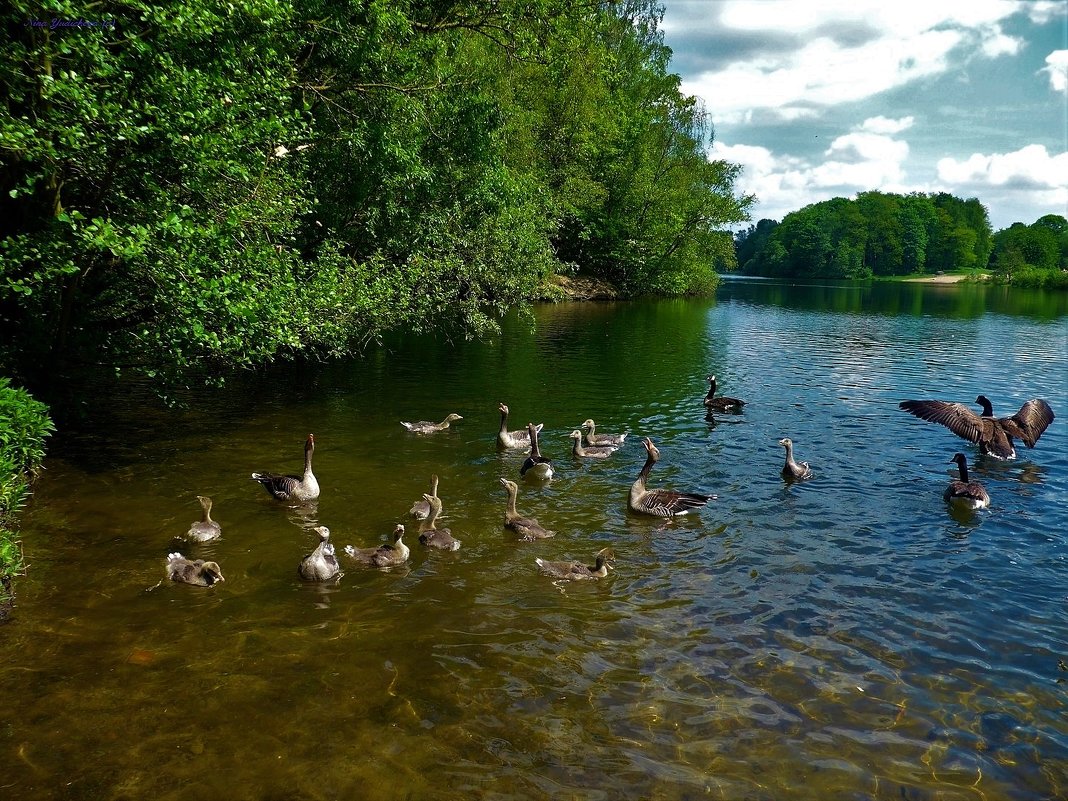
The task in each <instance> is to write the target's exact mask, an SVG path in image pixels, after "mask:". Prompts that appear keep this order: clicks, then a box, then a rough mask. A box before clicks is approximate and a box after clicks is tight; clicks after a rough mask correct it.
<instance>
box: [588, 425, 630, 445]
mask: <svg viewBox="0 0 1068 801" xmlns="http://www.w3.org/2000/svg"><path fill="white" fill-rule="evenodd" d="M581 428H583V429H588V430H587V431H586V444H587V445H592V446H596V447H608V446H611V447H613V448H618V447H620V446H622V445H623V440H625V439H626V438H627V435H626V434H598V433H597V426H596V424H595V423H594V422H593V420H591V419H587V420H586V421H585V422H584V423H583V424H582V426H581Z"/></svg>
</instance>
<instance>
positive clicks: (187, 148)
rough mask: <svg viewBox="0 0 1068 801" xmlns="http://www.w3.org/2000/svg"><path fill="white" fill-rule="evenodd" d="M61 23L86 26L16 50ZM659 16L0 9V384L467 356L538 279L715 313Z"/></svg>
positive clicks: (361, 4) (714, 233)
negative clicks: (455, 344) (366, 353)
mask: <svg viewBox="0 0 1068 801" xmlns="http://www.w3.org/2000/svg"><path fill="white" fill-rule="evenodd" d="M86 15H95V16H93V18H92V19H87V23H97V22H99V23H100V24H86V25H81V24H79V25H76V26H58V27H56V28H55V29H52V28H53V26H52V25H51V24H50V23H49V24H35V20H36V21H45V22H48V21H50V20H52V19H60V20H64V19H70V20H79V19H83V18H86ZM661 15H662V9H661V8H660V6H659V4H658V3H657V2H655V1H654V0H578V1H577V2H576V0H493V2H489V0H331V2H322V0H291V2H286V3H272V2H262V0H233V2H230V3H226V4H220V3H217V2H211V1H210V0H181V2H179V0H169V1H168V0H164V2H156V1H155V0H152V1H151V2H150V1H149V0H126V2H122V3H113V2H102V3H96V4H90V5H88V6H86V5H85V4H77V3H73V2H69V0H45V2H40V0H35V1H34V2H32V3H31V2H27V1H26V0H16V2H14V3H8V4H6V5H5V7H4V9H3V10H2V11H0V22H2V26H3V30H4V39H5V46H4V48H3V52H2V53H0V158H2V162H0V374H3V373H7V374H8V375H19V376H28V375H31V374H32V373H34V372H35V371H37V372H40V371H42V370H49V371H51V370H55V369H57V367H58V368H62V367H64V366H70V365H77V364H79V363H102V364H105V365H111V366H115V367H118V368H132V369H135V370H139V371H141V372H143V373H146V374H149V375H153V374H166V375H168V376H169V377H171V378H174V377H176V376H181V375H185V374H186V368H188V367H191V366H196V367H198V368H203V367H208V368H209V370H208V372H211V371H212V370H214V369H215V368H216V367H219V366H224V367H225V366H234V365H239V366H240V365H255V364H260V363H263V362H266V361H269V360H271V359H273V358H276V357H279V356H287V355H293V354H296V353H301V352H313V353H320V354H345V353H351V352H354V351H357V350H359V349H360V348H361V347H362V346H363V345H364V344H365V343H367V342H368V341H371V340H374V339H375V338H377V337H379V336H380V335H381V334H383V333H384V332H386V331H388V330H391V329H398V328H407V329H427V328H452V329H453V330H456V331H460V332H463V333H473V332H479V331H482V330H486V329H492V327H493V325H494V322H493V321H494V319H495V318H496V316H497V315H498V314H499V313H500V312H501V311H502V310H504V309H506V308H508V307H509V306H512V305H513V304H516V303H522V302H524V301H527V300H530V299H531V298H535V297H538V296H540V295H541V294H542V293H543V292H544V291H545V287H546V286H547V285H548V284H547V281H546V279H547V278H548V277H550V276H551V275H552V274H554V273H568V272H579V273H581V274H584V275H588V276H593V277H597V278H601V279H604V280H607V281H610V282H612V283H613V284H615V285H616V286H617V287H618V288H619V289H621V290H622V291H623V292H624V293H630V294H636V293H642V292H654V293H665V294H683V293H691V292H701V291H707V290H709V289H711V288H712V287H713V286H714V285H715V281H716V272H715V269H714V267H713V265H717V266H721V265H723V264H724V263H731V262H732V261H733V248H732V246H731V245H732V242H731V237H730V234H729V233H725V231H726V230H727V228H728V226H730V225H732V224H736V223H738V222H740V221H742V220H744V219H745V209H746V207H747V206H748V204H749V202H750V199H749V198H746V197H739V196H738V195H737V194H736V192H735V190H734V180H735V177H736V175H737V167H736V166H735V165H732V164H729V163H726V162H722V161H709V160H708V159H707V158H706V148H707V146H708V144H709V142H710V138H711V128H710V126H709V124H708V122H707V119H706V116H705V114H704V112H703V109H702V108H701V107H700V105H699V104H698V103H697V102H696V101H695V100H694V99H693V98H690V97H687V96H684V95H683V94H682V93H681V92H680V90H679V78H678V76H676V75H673V74H671V73H669V72H668V64H669V58H670V50H669V49H668V48H667V47H666V46H665V44H664V41H663V36H662V33H661V31H660V29H659V24H660V21H661ZM97 17H99V19H97ZM104 22H106V23H107V24H104ZM203 372H204V371H203V370H201V373H203Z"/></svg>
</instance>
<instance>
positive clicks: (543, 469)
mask: <svg viewBox="0 0 1068 801" xmlns="http://www.w3.org/2000/svg"><path fill="white" fill-rule="evenodd" d="M527 436H528V437H529V438H530V456H528V457H527V458H526V459H525V460H524V461H523V466H522V467H520V468H519V475H521V476H523V477H524V478H526V476H527V475H528V474H529V475H530V476H531V477H532V478H541V479H550V478H552V477H553V463H552V462H550V461H549V460H548V459H547V458H546V457H544V456H542V455H541V448H540V447H539V446H538V429H537V427H536V426H535V425H534V424H533V423H527Z"/></svg>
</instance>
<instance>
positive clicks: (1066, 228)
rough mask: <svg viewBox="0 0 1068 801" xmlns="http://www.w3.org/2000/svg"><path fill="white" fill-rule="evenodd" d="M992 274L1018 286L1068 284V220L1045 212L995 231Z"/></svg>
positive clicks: (991, 261) (1056, 286) (1067, 285)
mask: <svg viewBox="0 0 1068 801" xmlns="http://www.w3.org/2000/svg"><path fill="white" fill-rule="evenodd" d="M990 266H991V268H992V269H993V270H994V275H995V276H996V277H998V278H999V279H1001V280H1004V281H1008V282H1010V283H1013V284H1016V285H1018V286H1032V287H1049V288H1062V289H1063V288H1068V220H1066V219H1065V218H1064V217H1061V216H1060V215H1059V214H1047V215H1046V216H1044V217H1040V218H1039V219H1038V220H1037V221H1035V222H1034V223H1033V224H1031V225H1024V224H1023V223H1014V224H1013V225H1011V226H1009V227H1008V228H1005V229H1002V230H1001V231H998V232H997V233H996V234H994V252H993V253H992V254H991V256H990Z"/></svg>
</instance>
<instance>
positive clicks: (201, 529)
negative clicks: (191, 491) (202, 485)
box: [185, 495, 222, 542]
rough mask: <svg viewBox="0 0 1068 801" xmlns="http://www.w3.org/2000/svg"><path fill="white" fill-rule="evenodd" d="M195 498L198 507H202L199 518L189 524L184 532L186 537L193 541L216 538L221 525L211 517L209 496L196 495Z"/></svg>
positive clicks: (220, 532) (219, 532) (205, 540)
mask: <svg viewBox="0 0 1068 801" xmlns="http://www.w3.org/2000/svg"><path fill="white" fill-rule="evenodd" d="M197 500H198V501H200V508H201V509H202V513H201V518H200V520H197V521H196V522H195V523H193V524H192V525H190V526H189V531H187V532H186V534H185V537H186V539H189V540H193V541H194V542H208V541H210V540H214V539H218V538H219V535H221V534H222V526H220V525H219V524H218V523H217V522H216V521H214V520H212V519H211V498H209V497H207V496H206V495H198V496H197Z"/></svg>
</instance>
